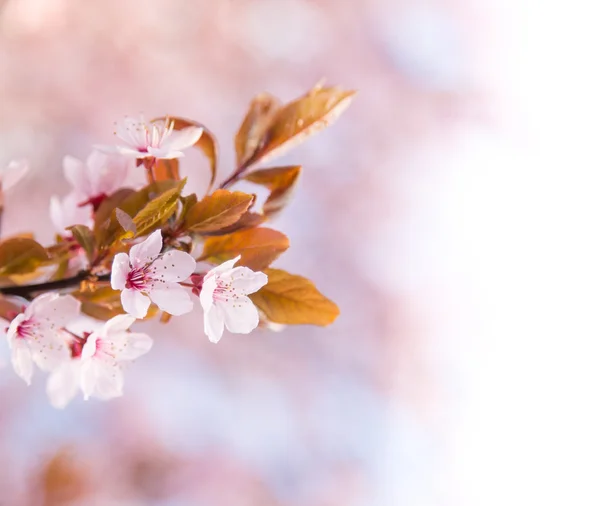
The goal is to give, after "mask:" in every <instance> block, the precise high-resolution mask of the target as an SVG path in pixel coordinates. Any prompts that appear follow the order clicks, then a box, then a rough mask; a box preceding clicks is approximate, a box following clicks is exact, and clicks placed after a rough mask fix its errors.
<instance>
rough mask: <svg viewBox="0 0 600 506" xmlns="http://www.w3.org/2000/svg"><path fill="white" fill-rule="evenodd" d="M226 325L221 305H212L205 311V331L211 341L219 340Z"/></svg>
mask: <svg viewBox="0 0 600 506" xmlns="http://www.w3.org/2000/svg"><path fill="white" fill-rule="evenodd" d="M224 327H225V319H224V317H223V313H222V311H221V308H220V307H218V306H212V307H211V308H210V309H209V310H208V311H204V333H205V334H206V335H207V336H208V339H209V340H210V342H211V343H218V342H219V340H220V339H221V336H222V335H223V330H224Z"/></svg>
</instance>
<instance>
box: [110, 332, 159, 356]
mask: <svg viewBox="0 0 600 506" xmlns="http://www.w3.org/2000/svg"><path fill="white" fill-rule="evenodd" d="M109 346H110V349H111V353H113V354H114V357H115V360H118V361H123V360H125V361H130V360H135V359H137V358H139V357H141V356H142V355H145V354H146V353H148V352H149V351H150V349H151V348H152V338H151V337H150V336H148V335H146V334H142V333H136V332H122V333H120V334H118V335H113V336H112V338H111V340H110V344H109Z"/></svg>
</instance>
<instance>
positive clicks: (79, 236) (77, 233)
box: [67, 225, 96, 263]
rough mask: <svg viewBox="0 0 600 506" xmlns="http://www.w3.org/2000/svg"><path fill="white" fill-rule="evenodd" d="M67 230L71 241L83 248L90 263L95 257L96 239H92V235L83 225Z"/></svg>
mask: <svg viewBox="0 0 600 506" xmlns="http://www.w3.org/2000/svg"><path fill="white" fill-rule="evenodd" d="M67 230H70V231H71V234H73V239H75V241H77V244H79V246H81V247H82V248H83V251H85V255H86V256H87V259H88V261H89V262H90V263H92V262H93V260H94V258H95V256H96V238H95V237H94V233H93V232H92V231H91V230H90V229H89V228H88V227H86V226H85V225H73V226H72V227H68V228H67Z"/></svg>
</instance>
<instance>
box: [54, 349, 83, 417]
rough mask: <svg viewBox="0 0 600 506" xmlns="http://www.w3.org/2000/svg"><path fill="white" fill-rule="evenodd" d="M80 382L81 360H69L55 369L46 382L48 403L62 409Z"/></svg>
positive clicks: (71, 397) (75, 391)
mask: <svg viewBox="0 0 600 506" xmlns="http://www.w3.org/2000/svg"><path fill="white" fill-rule="evenodd" d="M80 384H81V360H70V361H69V362H65V363H64V364H63V365H62V366H61V367H60V368H58V369H56V370H55V371H54V372H53V373H52V374H51V375H50V376H49V377H48V381H47V382H46V393H47V394H48V398H49V399H50V404H52V406H54V407H55V408H57V409H63V408H64V407H65V406H66V405H67V404H69V402H71V400H72V399H73V397H75V395H76V394H77V390H79V386H80Z"/></svg>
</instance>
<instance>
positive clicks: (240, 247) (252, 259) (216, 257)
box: [198, 228, 290, 271]
mask: <svg viewBox="0 0 600 506" xmlns="http://www.w3.org/2000/svg"><path fill="white" fill-rule="evenodd" d="M289 246H290V242H289V239H288V238H287V237H286V236H285V234H282V233H281V232H279V231H277V230H273V229H270V228H251V229H248V230H241V231H239V232H234V233H233V234H227V235H222V236H217V237H209V238H208V239H206V242H205V243H204V250H203V252H202V256H201V257H200V258H199V259H198V260H206V261H208V262H212V263H215V264H221V263H223V262H225V261H226V260H231V259H232V258H235V257H236V256H238V255H241V256H242V258H241V259H240V260H239V261H238V263H237V264H236V265H245V266H247V267H250V268H251V269H252V270H255V271H260V270H262V269H264V268H266V267H268V266H269V265H270V264H271V262H273V261H274V260H275V259H276V258H277V257H278V256H279V255H281V253H283V252H284V251H285V250H286V249H288V248H289Z"/></svg>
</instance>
